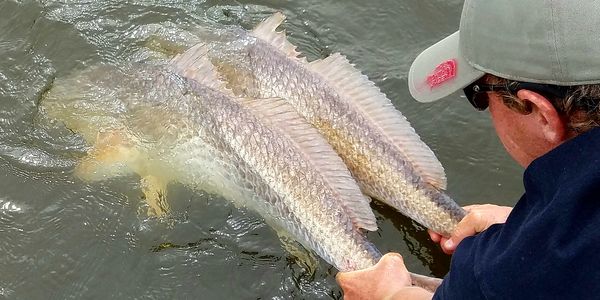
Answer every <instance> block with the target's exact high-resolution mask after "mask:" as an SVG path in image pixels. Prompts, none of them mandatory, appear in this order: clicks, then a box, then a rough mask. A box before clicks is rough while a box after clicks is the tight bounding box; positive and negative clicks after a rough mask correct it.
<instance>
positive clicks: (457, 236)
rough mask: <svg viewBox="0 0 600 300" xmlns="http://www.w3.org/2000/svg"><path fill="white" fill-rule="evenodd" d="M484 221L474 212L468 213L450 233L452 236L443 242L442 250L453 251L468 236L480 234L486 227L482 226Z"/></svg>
mask: <svg viewBox="0 0 600 300" xmlns="http://www.w3.org/2000/svg"><path fill="white" fill-rule="evenodd" d="M484 222H485V220H483V219H482V215H481V214H480V213H478V212H476V211H474V212H470V213H469V214H467V215H466V216H465V218H464V219H462V220H461V221H460V223H458V226H456V229H455V230H454V232H453V233H452V236H451V237H450V238H449V239H448V240H447V241H445V242H443V243H442V248H444V250H447V251H452V252H453V251H454V250H455V249H456V246H457V245H458V243H460V242H461V241H462V240H463V239H464V238H466V237H468V236H472V235H475V234H476V233H479V232H481V231H482V230H483V229H484V228H485V227H486V226H485V224H483V223H484Z"/></svg>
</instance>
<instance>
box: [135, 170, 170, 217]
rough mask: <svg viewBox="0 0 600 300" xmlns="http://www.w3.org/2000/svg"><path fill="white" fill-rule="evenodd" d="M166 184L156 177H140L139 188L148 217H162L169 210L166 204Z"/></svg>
mask: <svg viewBox="0 0 600 300" xmlns="http://www.w3.org/2000/svg"><path fill="white" fill-rule="evenodd" d="M167 184H168V182H167V181H166V180H164V179H162V178H160V177H157V176H153V175H147V176H144V177H142V180H141V186H142V191H143V193H144V200H145V201H146V203H147V204H148V212H147V213H148V215H149V216H162V215H164V214H166V213H167V212H169V210H170V209H171V208H170V206H169V203H168V202H167Z"/></svg>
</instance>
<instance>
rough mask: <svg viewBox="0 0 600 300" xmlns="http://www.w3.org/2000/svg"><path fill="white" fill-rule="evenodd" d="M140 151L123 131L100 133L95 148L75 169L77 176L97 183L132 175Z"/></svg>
mask: <svg viewBox="0 0 600 300" xmlns="http://www.w3.org/2000/svg"><path fill="white" fill-rule="evenodd" d="M138 157H139V151H138V150H137V149H135V147H134V146H133V145H132V144H131V143H130V142H129V140H128V139H127V138H126V137H125V134H124V133H123V132H122V131H109V132H102V133H98V135H97V137H96V142H95V144H94V146H93V147H92V148H91V149H90V150H89V151H88V153H87V155H86V157H84V158H83V159H82V160H81V161H80V162H79V163H78V165H77V167H76V168H75V175H76V176H77V177H79V178H81V179H83V180H86V181H96V180H102V179H107V178H112V177H117V176H122V175H126V174H131V173H132V171H133V170H132V164H133V163H134V162H135V161H136V160H137V159H138Z"/></svg>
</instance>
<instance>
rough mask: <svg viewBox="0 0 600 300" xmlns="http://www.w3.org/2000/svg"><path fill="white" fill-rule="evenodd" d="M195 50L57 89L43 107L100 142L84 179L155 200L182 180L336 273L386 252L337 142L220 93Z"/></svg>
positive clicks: (282, 113) (272, 104) (268, 102)
mask: <svg viewBox="0 0 600 300" xmlns="http://www.w3.org/2000/svg"><path fill="white" fill-rule="evenodd" d="M198 52H200V53H201V52H202V49H190V50H189V53H188V52H186V53H185V54H183V55H182V56H180V57H178V58H176V59H175V60H174V61H173V62H172V63H171V64H169V66H168V67H165V68H163V67H152V66H135V67H127V68H123V69H117V68H112V67H97V68H92V69H89V70H86V71H83V72H81V73H78V74H75V75H74V76H72V77H69V78H65V79H58V80H56V81H55V84H54V87H53V88H52V89H51V90H50V91H49V92H48V93H47V95H45V98H44V100H43V102H42V107H43V110H44V111H45V112H46V114H47V115H49V116H50V117H52V118H54V119H57V120H59V121H62V122H64V124H65V125H66V126H67V127H68V128H70V129H71V130H73V131H74V132H77V133H79V134H81V135H82V136H83V137H84V139H85V140H86V141H87V142H88V143H89V144H92V145H94V146H93V147H92V149H91V150H90V154H89V156H88V157H87V158H84V159H83V160H82V163H81V164H80V166H79V167H78V169H77V172H78V174H79V175H80V176H81V177H82V178H87V179H104V178H107V177H113V176H119V175H122V174H125V173H136V174H138V175H140V177H142V179H143V180H145V186H146V188H147V190H145V192H148V193H152V192H157V193H158V194H160V193H161V191H160V190H161V189H165V188H166V184H167V183H168V182H171V181H178V182H181V183H183V184H186V185H189V186H193V187H195V188H198V189H203V190H207V191H210V192H214V193H217V194H221V195H223V196H224V197H225V198H228V199H229V200H231V201H233V202H234V203H236V204H237V205H242V206H245V207H248V208H250V209H252V210H255V211H257V212H258V213H259V214H260V215H261V216H263V217H264V218H265V220H266V221H267V222H268V223H269V224H270V225H272V226H273V227H275V229H276V230H280V231H284V232H286V233H287V234H288V235H290V236H292V237H293V238H294V239H296V240H297V241H299V242H300V243H301V244H303V245H304V246H305V247H306V248H308V249H312V250H314V251H315V252H316V253H317V254H318V255H319V256H320V257H322V258H323V259H325V260H326V261H327V262H328V263H330V264H332V265H334V266H335V267H336V268H337V269H339V270H342V271H350V270H358V269H363V268H367V267H370V266H372V265H373V264H374V263H375V262H376V261H377V260H378V259H379V257H380V254H379V252H378V251H377V250H376V249H375V247H374V246H373V245H372V244H371V243H370V242H368V241H367V240H366V239H365V237H364V234H363V232H362V229H367V230H376V228H377V226H376V223H375V217H374V215H373V213H372V211H371V210H370V207H369V205H368V198H366V197H365V196H364V195H363V194H362V193H361V191H360V189H359V187H358V185H357V184H356V182H355V181H354V179H353V178H352V176H351V174H350V173H349V171H348V169H347V168H346V166H345V165H344V163H343V162H342V160H341V159H340V158H339V157H338V156H337V154H336V153H335V152H334V151H333V149H332V148H331V146H330V145H329V144H328V143H327V142H326V141H325V140H324V139H323V138H322V137H321V136H320V134H319V133H318V132H317V131H316V130H315V129H314V128H313V127H311V126H310V125H309V124H308V123H306V121H305V120H304V119H303V118H302V117H300V116H299V115H298V114H297V112H296V111H295V110H294V109H293V108H292V107H291V106H290V105H289V104H287V102H285V101H283V100H281V99H260V100H251V99H241V98H237V97H235V96H233V94H231V93H229V92H227V90H226V89H222V88H221V86H220V85H219V84H218V79H217V78H216V77H213V75H212V72H213V71H214V70H213V69H212V68H211V67H212V66H210V65H209V63H208V64H207V62H205V61H203V60H202V59H201V58H199V57H198V56H197V53H198ZM188 64H189V65H191V66H194V67H195V69H194V70H190V68H188V67H189V66H188ZM198 70H200V71H198ZM156 190H159V191H156ZM153 207H155V210H159V209H161V204H157V205H155V206H153ZM162 208H164V207H162ZM361 228H362V229H361Z"/></svg>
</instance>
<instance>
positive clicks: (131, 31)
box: [0, 0, 522, 299]
mask: <svg viewBox="0 0 600 300" xmlns="http://www.w3.org/2000/svg"><path fill="white" fill-rule="evenodd" d="M461 8H462V1H447V0H432V1H422V0H407V1H400V2H399V1H395V0H378V1H370V2H365V1H360V0H343V1H342V0H338V1H319V0H303V1H166V0H154V1H38V2H34V1H7V0H0V57H2V59H0V170H2V171H0V253H2V255H1V256H0V270H2V271H1V272H0V296H1V297H2V298H7V299H49V298H51V299H64V298H75V299H112V298H118V299H137V298H140V299H141V298H144V299H187V298H194V299H198V298H200V299H265V298H277V299H291V298H295V299H317V298H339V297H340V296H341V292H340V289H339V288H338V287H337V286H336V284H335V278H334V276H335V273H336V272H335V270H334V269H333V268H331V267H330V266H329V265H327V264H326V263H324V262H323V261H321V260H317V262H316V265H311V264H310V263H309V264H308V265H307V264H306V263H305V262H303V261H300V260H298V259H297V257H296V256H295V255H293V254H290V252H288V251H286V250H285V249H284V247H283V246H282V244H281V242H280V241H279V239H278V237H277V235H276V234H275V233H274V232H273V231H272V230H271V229H270V228H269V227H268V226H266V225H265V224H264V222H263V221H262V220H261V219H260V218H259V217H258V216H257V215H256V214H254V213H252V212H248V211H245V210H243V209H239V208H236V207H234V206H233V205H231V204H229V203H227V202H226V201H224V200H223V199H220V198H219V197H216V196H213V195H208V194H204V193H201V192H198V191H192V190H190V189H188V188H186V187H184V186H180V185H176V184H173V185H170V186H169V201H170V202H171V206H172V213H171V214H170V215H168V216H167V217H165V218H162V219H157V218H151V217H148V216H147V215H146V214H145V211H146V207H145V204H144V203H143V201H142V200H141V197H142V192H141V189H140V186H139V178H136V177H135V176H131V177H124V178H119V179H118V180H114V179H113V180H109V181H104V182H95V183H86V182H82V181H80V180H79V179H77V178H75V177H74V176H73V174H72V171H73V168H74V166H75V164H76V161H77V159H78V158H81V157H82V156H83V155H85V151H86V149H87V148H86V147H87V146H86V145H85V144H84V143H83V141H82V139H81V138H80V137H79V136H77V135H76V134H74V133H72V132H70V131H69V130H67V129H65V128H64V127H61V124H56V123H50V122H47V120H45V119H44V117H43V116H40V115H39V113H38V104H39V101H40V98H41V96H42V95H43V93H44V92H45V91H46V90H47V89H48V88H49V87H50V86H51V84H52V81H53V79H54V78H57V77H60V76H66V75H67V74H69V73H70V72H72V71H74V70H78V69H82V68H85V67H87V66H90V65H94V64H97V63H106V64H117V65H118V64H120V63H124V62H130V61H138V62H149V61H152V60H154V59H157V58H165V57H168V55H170V54H172V53H176V52H177V51H180V50H181V49H183V47H184V46H185V45H189V44H191V43H193V41H195V40H197V39H198V37H199V36H202V35H203V34H207V33H209V31H210V28H215V27H219V26H243V27H245V28H251V27H252V26H253V25H254V24H256V23H257V22H259V21H260V20H262V19H263V18H265V17H266V16H268V15H270V14H271V13H273V12H274V11H277V10H279V11H283V12H284V13H285V14H286V15H287V16H288V20H287V21H286V23H285V24H284V26H283V27H284V28H285V29H286V30H287V32H288V34H289V35H290V40H291V41H292V42H293V43H295V44H297V45H298V46H299V50H301V51H302V52H303V53H304V54H305V55H306V56H307V57H308V58H309V59H315V58H321V57H324V56H326V55H328V54H330V53H332V52H338V51H339V52H342V53H343V54H345V55H347V56H348V57H349V59H350V60H351V61H352V62H354V63H355V64H356V65H357V67H358V68H359V69H361V70H363V72H364V73H365V74H367V75H368V76H369V77H370V78H371V79H372V80H373V81H374V82H375V83H376V84H377V85H378V86H379V87H380V88H381V89H382V90H383V91H384V92H385V93H386V94H387V95H388V97H389V98H390V99H392V101H393V102H394V104H395V105H396V107H397V108H398V109H399V110H401V111H402V112H403V113H404V115H405V116H406V117H407V118H408V119H409V121H411V123H412V124H413V126H414V127H415V129H416V131H417V132H418V133H419V134H420V135H421V137H422V138H423V140H424V141H425V142H426V143H427V144H428V145H430V147H431V148H432V149H433V150H434V152H436V154H437V155H438V157H439V158H440V160H441V161H442V163H443V165H444V166H445V168H446V172H447V175H448V178H449V193H450V194H451V195H452V196H453V197H454V198H455V199H456V200H457V201H458V202H459V203H460V204H462V205H467V204H471V203H489V202H494V203H500V204H504V205H512V204H514V203H515V202H516V199H517V198H518V196H519V195H520V194H521V192H522V187H521V179H520V178H521V173H522V170H521V169H520V168H519V167H518V166H517V165H516V164H515V163H514V162H512V160H511V159H510V158H509V157H508V155H507V154H506V153H505V152H504V150H503V149H502V146H501V145H500V144H499V142H498V140H497V138H496V136H495V134H494V131H493V128H492V127H491V123H490V121H489V117H488V115H487V113H480V112H476V111H475V110H474V109H473V108H472V107H470V105H469V104H468V103H467V101H466V100H465V99H464V98H462V97H461V96H460V95H453V96H451V97H449V99H447V100H446V101H440V102H437V103H433V104H419V103H416V102H415V101H413V100H412V99H411V98H410V95H409V93H408V88H407V72H408V69H409V66H410V63H411V62H412V60H413V59H414V57H416V55H417V54H418V53H419V52H420V51H421V50H422V49H423V48H425V47H427V46H428V45H430V44H432V43H433V42H435V41H437V40H439V39H441V38H443V37H444V36H446V35H448V34H450V33H452V32H453V31H455V30H456V28H457V27H458V22H459V17H460V10H461ZM374 208H375V209H376V215H377V218H378V220H379V225H380V230H379V231H378V232H375V233H371V234H370V235H369V239H371V240H372V241H373V242H374V243H375V244H376V245H377V246H378V247H379V248H380V250H382V251H384V252H387V251H397V252H399V253H401V254H402V255H403V256H404V257H405V260H406V262H407V265H408V268H409V269H410V270H411V271H413V272H417V273H422V274H427V275H434V276H443V275H444V274H445V273H446V272H447V271H448V264H449V257H448V256H446V255H444V254H443V253H441V252H440V251H439V250H438V249H437V247H436V246H435V245H433V244H432V243H431V242H430V241H429V240H428V238H427V234H426V233H425V232H424V231H423V229H422V228H420V227H419V226H417V225H415V224H414V223H413V222H412V221H410V220H408V219H406V218H404V217H402V216H400V215H399V214H398V213H396V212H394V211H393V210H390V209H387V208H385V207H383V206H381V205H378V204H374Z"/></svg>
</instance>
